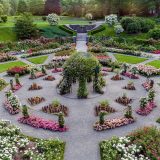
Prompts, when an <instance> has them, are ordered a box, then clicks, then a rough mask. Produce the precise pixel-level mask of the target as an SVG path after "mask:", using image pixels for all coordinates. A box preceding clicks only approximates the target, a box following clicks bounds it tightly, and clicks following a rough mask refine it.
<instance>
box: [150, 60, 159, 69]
mask: <svg viewBox="0 0 160 160" xmlns="http://www.w3.org/2000/svg"><path fill="white" fill-rule="evenodd" d="M147 65H150V66H154V67H156V68H160V60H155V61H152V62H149V63H147Z"/></svg>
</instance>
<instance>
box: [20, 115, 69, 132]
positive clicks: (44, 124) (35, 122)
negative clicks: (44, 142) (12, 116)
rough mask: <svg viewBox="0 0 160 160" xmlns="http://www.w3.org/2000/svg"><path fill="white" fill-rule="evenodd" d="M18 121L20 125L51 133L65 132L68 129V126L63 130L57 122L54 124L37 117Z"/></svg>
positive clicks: (23, 118)
mask: <svg viewBox="0 0 160 160" xmlns="http://www.w3.org/2000/svg"><path fill="white" fill-rule="evenodd" d="M18 121H19V122H20V123H23V124H27V125H30V126H32V127H35V128H43V129H47V130H50V131H60V132H65V131H67V129H68V128H67V127H66V126H64V127H63V128H60V126H59V124H58V123H57V122H54V121H51V120H45V119H43V118H40V117H36V116H29V117H28V118H25V117H21V118H19V119H18Z"/></svg>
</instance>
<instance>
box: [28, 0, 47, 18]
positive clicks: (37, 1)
mask: <svg viewBox="0 0 160 160" xmlns="http://www.w3.org/2000/svg"><path fill="white" fill-rule="evenodd" d="M44 3H45V2H44V0H29V10H30V12H31V13H32V14H34V15H42V14H43V12H44Z"/></svg>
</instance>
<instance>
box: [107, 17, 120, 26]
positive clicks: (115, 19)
mask: <svg viewBox="0 0 160 160" xmlns="http://www.w3.org/2000/svg"><path fill="white" fill-rule="evenodd" d="M105 21H106V23H107V24H109V25H110V26H113V25H115V24H116V23H118V17H117V15H115V14H111V15H109V16H106V17H105Z"/></svg>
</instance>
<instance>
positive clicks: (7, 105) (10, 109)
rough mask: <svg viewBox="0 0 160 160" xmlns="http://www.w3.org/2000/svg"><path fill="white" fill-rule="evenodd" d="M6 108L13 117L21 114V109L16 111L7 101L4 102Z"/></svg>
mask: <svg viewBox="0 0 160 160" xmlns="http://www.w3.org/2000/svg"><path fill="white" fill-rule="evenodd" d="M4 107H5V109H6V110H7V111H8V112H9V113H10V114H12V115H15V114H18V113H19V112H20V109H19V108H15V109H14V108H13V107H12V106H11V104H10V103H9V102H8V101H7V100H6V101H5V102H4Z"/></svg>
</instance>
